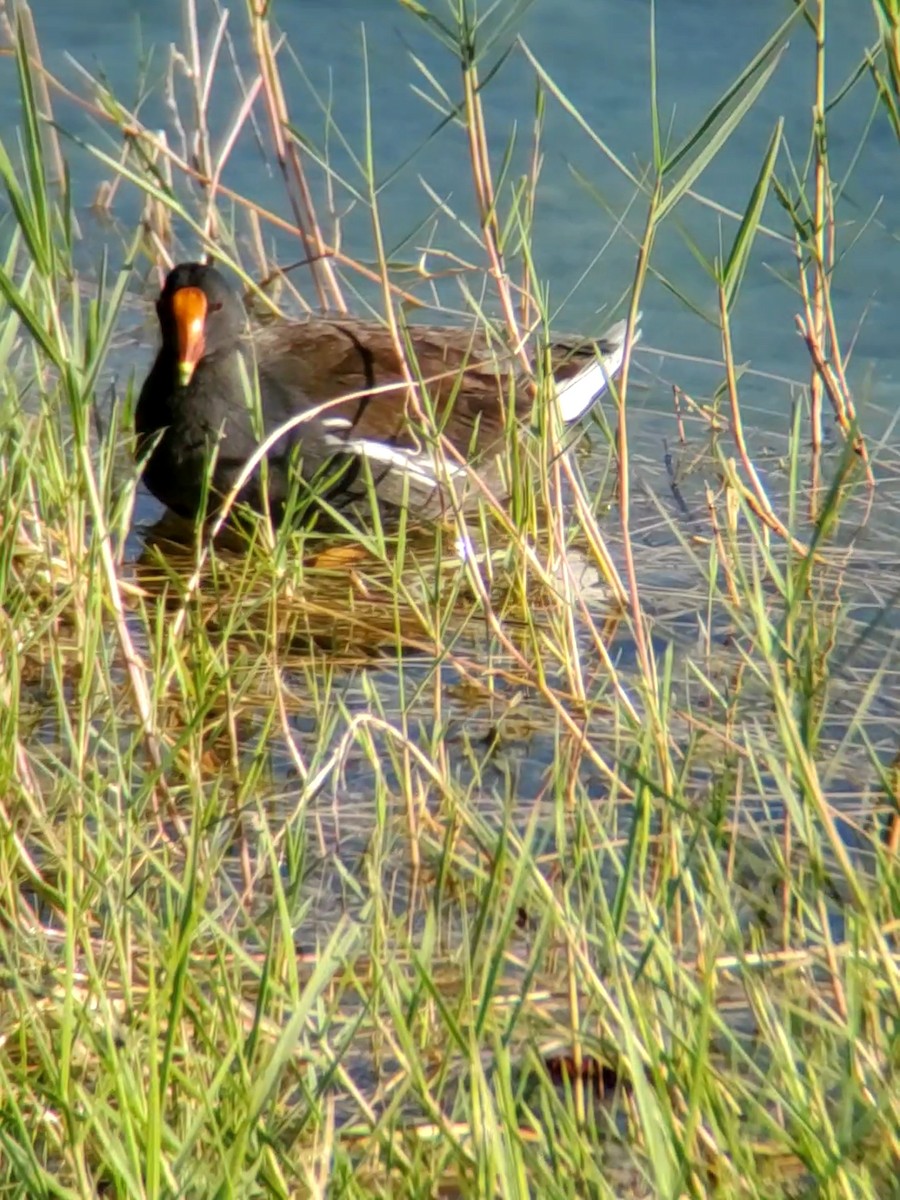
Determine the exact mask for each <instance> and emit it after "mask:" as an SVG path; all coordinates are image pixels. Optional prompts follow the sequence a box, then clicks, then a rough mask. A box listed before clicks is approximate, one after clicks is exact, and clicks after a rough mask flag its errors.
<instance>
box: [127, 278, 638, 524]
mask: <svg viewBox="0 0 900 1200" xmlns="http://www.w3.org/2000/svg"><path fill="white" fill-rule="evenodd" d="M156 311H157V314H158V316H159V324H160V327H161V330H162V347H161V349H160V351H159V354H158V355H157V357H156V361H155V362H154V364H153V367H152V368H151V370H150V374H149V375H148V376H147V379H146V381H145V383H144V386H143V388H142V389H141V394H140V398H139V400H138V405H137V411H136V414H135V426H136V431H137V435H138V454H139V456H143V455H147V460H146V463H145V466H144V482H145V483H146V485H147V487H148V488H149V489H150V491H151V492H152V493H153V495H154V496H156V497H157V499H159V500H161V501H162V502H163V503H164V504H166V505H168V507H169V508H171V509H174V511H175V512H177V513H180V514H181V515H182V516H186V517H189V518H194V517H196V516H197V515H198V513H199V510H200V508H201V506H202V505H203V504H204V499H205V500H206V504H207V507H208V509H214V508H215V507H216V504H217V502H219V501H220V500H221V498H222V497H223V496H225V495H227V494H228V493H229V492H231V490H232V488H233V487H234V485H235V484H236V482H237V480H238V478H239V477H240V475H241V472H242V470H243V469H244V467H245V466H246V464H247V462H248V460H249V459H250V458H251V457H252V456H253V454H254V452H255V451H256V450H257V449H258V447H259V446H260V444H261V442H262V441H263V440H264V439H265V438H266V437H268V436H269V435H270V434H272V433H274V431H275V430H276V429H278V428H280V427H281V426H282V425H284V424H285V423H286V422H290V421H291V420H292V419H295V420H296V419H297V418H298V417H299V418H301V419H300V420H299V421H297V422H296V423H295V424H293V425H292V426H291V427H290V428H289V429H288V430H287V431H286V432H284V433H283V434H282V435H281V436H279V437H278V438H277V439H276V440H275V441H274V443H273V445H272V446H271V447H270V448H269V450H268V452H267V456H266V462H267V467H266V473H265V478H266V481H267V487H268V501H269V506H270V510H271V511H272V513H273V515H275V516H276V517H278V516H279V515H280V513H281V510H282V506H283V504H284V502H285V500H286V498H287V497H288V494H289V492H290V486H291V481H292V478H293V477H295V475H296V472H297V471H298V470H299V471H300V472H301V475H302V477H303V478H304V479H306V480H309V479H311V478H312V477H313V476H314V475H315V474H316V472H318V471H320V470H321V469H323V468H325V467H326V466H327V465H328V464H330V463H333V464H334V466H335V470H334V471H331V470H330V469H329V470H328V471H327V472H326V471H324V470H323V472H322V475H323V476H324V475H325V474H327V475H328V478H329V481H330V482H329V483H328V484H327V485H326V488H327V490H326V492H325V494H326V496H327V499H328V501H329V503H331V504H335V505H341V504H346V503H347V502H348V501H351V500H353V499H354V498H358V497H360V496H362V495H365V493H366V488H367V486H368V479H369V474H371V481H372V482H373V484H374V487H375V491H376V494H377V495H378V497H379V500H381V501H384V502H385V503H387V504H389V505H397V504H401V503H404V502H405V501H408V502H409V504H410V505H411V506H413V507H414V509H415V511H416V512H417V513H418V514H419V515H422V516H429V517H430V516H435V515H437V514H439V513H440V512H441V510H442V508H443V507H444V505H445V504H446V501H447V499H448V480H449V481H452V489H453V493H454V495H455V496H456V497H457V499H460V498H465V497H467V496H468V497H471V496H472V495H473V494H476V493H477V488H473V487H472V479H471V475H472V471H470V470H469V469H468V468H472V469H473V470H474V471H477V473H478V477H479V479H480V480H481V481H483V483H485V484H486V485H487V486H488V487H489V488H490V489H491V491H492V492H494V493H495V494H496V495H499V496H501V497H502V496H503V493H504V490H505V489H504V487H503V483H502V479H503V472H502V469H501V460H502V457H503V455H504V454H506V453H508V442H507V438H506V429H507V425H506V419H505V409H506V407H507V406H508V405H509V403H511V402H516V401H518V408H519V410H520V412H521V413H522V414H523V415H527V414H528V413H530V411H531V396H530V394H529V391H528V389H527V387H526V386H525V380H524V377H523V376H522V375H521V374H520V370H519V367H518V364H517V363H516V362H515V361H514V360H513V358H512V356H511V355H509V354H508V353H507V354H506V355H505V356H504V354H502V353H498V351H497V349H496V348H495V347H492V346H490V345H489V344H488V342H487V341H486V340H485V338H484V336H483V335H481V334H479V333H473V331H472V330H471V329H460V328H449V327H448V328H435V327H426V326H410V327H409V329H408V335H407V336H408V339H409V344H410V347H411V355H410V361H411V363H413V364H414V365H413V366H412V371H413V373H414V374H413V378H414V379H415V380H416V381H417V383H420V384H421V385H423V386H424V389H425V399H424V401H423V403H422V405H421V407H420V410H419V412H418V413H416V412H415V411H414V409H415V408H416V405H417V402H416V401H415V400H414V399H411V398H410V389H409V387H408V386H407V383H406V381H405V377H404V373H403V370H402V368H401V365H400V362H399V360H398V356H397V352H396V350H395V347H394V343H393V340H392V338H391V336H390V334H389V333H388V331H387V329H386V328H385V327H384V326H382V325H379V324H378V323H377V322H374V321H366V320H359V319H357V318H354V317H344V316H328V317H320V316H311V317H306V318H303V319H301V320H296V321H275V322H272V323H271V324H269V325H263V326H260V327H259V328H255V329H254V330H253V331H252V332H251V331H250V330H249V329H248V321H247V314H246V312H245V309H244V306H243V304H242V302H241V299H240V298H239V296H238V295H237V293H236V292H235V291H233V290H232V288H231V287H230V286H229V285H228V284H227V283H226V281H225V279H224V278H223V277H222V275H221V274H220V273H219V272H218V271H217V270H216V269H215V268H214V267H211V266H206V265H204V264H202V263H182V264H180V265H179V266H176V267H175V268H174V269H173V270H172V271H171V272H170V273H169V276H168V278H167V279H166V282H165V286H164V287H163V290H162V293H161V295H160V297H159V300H158V302H157V305H156ZM624 354H625V322H624V321H620V322H619V323H618V324H616V325H614V326H613V327H612V328H611V329H610V330H609V331H608V332H607V333H606V334H605V335H604V336H603V337H601V338H599V339H598V340H597V341H596V342H594V341H587V340H567V341H561V342H558V343H556V344H555V345H554V346H553V347H552V353H551V362H552V367H553V371H554V378H555V381H556V398H557V403H558V405H559V411H560V416H561V418H562V420H563V422H565V423H570V422H573V421H577V420H578V418H579V417H581V416H582V415H583V414H584V413H585V412H586V411H587V410H588V408H590V406H591V404H592V403H593V402H594V401H595V400H596V399H597V397H598V396H600V395H601V394H602V393H603V392H604V391H605V390H606V387H607V384H608V381H609V379H610V378H611V377H612V376H614V375H615V374H616V373H617V372H618V371H619V369H620V368H621V366H622V362H623V359H624ZM254 362H255V365H256V369H257V372H258V380H259V393H258V395H259V404H258V405H257V404H256V402H255V400H254V395H255V392H254V383H253V364H254ZM416 390H417V391H420V390H421V389H420V388H417V389H416ZM426 407H427V408H428V409H429V410H430V411H431V413H432V414H433V417H434V421H433V422H431V423H430V422H428V421H424V422H423V420H422V409H423V408H426ZM429 425H430V429H429ZM438 431H439V436H438ZM441 439H443V448H444V449H443V450H442V449H438V448H437V446H438V442H439V441H440V440H441ZM444 451H446V452H444ZM366 464H368V470H366ZM210 467H211V468H212V469H211V475H210V476H209V478H208V479H207V475H209V473H210ZM321 477H322V476H320V478H321ZM237 500H238V501H239V502H243V503H248V504H250V505H252V506H253V507H254V508H257V509H259V508H261V507H262V506H263V505H262V502H263V500H264V497H263V494H262V473H261V471H260V469H259V468H258V467H257V468H256V470H255V471H254V473H253V474H252V475H251V477H250V479H249V480H248V481H247V482H246V483H245V484H244V485H243V487H242V488H241V489H240V491H239V493H238V496H237Z"/></svg>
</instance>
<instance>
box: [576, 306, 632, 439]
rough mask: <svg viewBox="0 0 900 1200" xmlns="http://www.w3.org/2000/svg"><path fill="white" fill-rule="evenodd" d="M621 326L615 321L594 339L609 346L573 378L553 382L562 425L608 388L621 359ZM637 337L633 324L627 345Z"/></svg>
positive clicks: (623, 343) (622, 360) (622, 350)
mask: <svg viewBox="0 0 900 1200" xmlns="http://www.w3.org/2000/svg"><path fill="white" fill-rule="evenodd" d="M638 318H640V314H638ZM625 327H626V326H625V322H624V321H619V323H618V324H617V325H613V327H612V328H611V329H608V330H607V331H606V333H604V335H603V336H602V337H601V338H599V339H598V340H599V341H600V342H607V343H609V346H610V348H609V349H608V350H607V352H606V353H605V354H603V355H601V356H600V358H598V359H595V360H594V361H593V362H592V363H588V365H587V366H586V367H584V368H583V369H582V370H581V371H579V372H578V374H577V375H576V376H574V378H572V379H568V380H566V382H565V383H562V384H558V385H557V388H556V401H557V403H558V404H559V415H560V416H561V417H562V419H563V422H564V424H566V425H569V424H570V423H571V422H572V421H577V420H578V418H579V417H581V416H583V415H584V414H585V413H586V412H587V410H588V409H589V408H590V407H591V405H592V404H593V403H594V401H595V400H599V399H600V397H601V396H602V395H603V393H604V392H605V391H606V389H607V388H608V387H609V381H610V379H612V378H613V376H614V375H615V374H616V373H617V372H618V371H620V370H621V368H622V363H623V362H624V361H625ZM640 337H641V331H640V329H639V328H637V326H635V330H634V337H633V339H632V343H631V344H632V345H634V343H635V342H637V341H639V340H640Z"/></svg>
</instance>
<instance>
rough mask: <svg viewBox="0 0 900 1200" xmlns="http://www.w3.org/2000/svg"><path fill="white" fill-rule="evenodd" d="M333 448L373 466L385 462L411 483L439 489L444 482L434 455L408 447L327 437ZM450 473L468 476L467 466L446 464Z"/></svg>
mask: <svg viewBox="0 0 900 1200" xmlns="http://www.w3.org/2000/svg"><path fill="white" fill-rule="evenodd" d="M325 441H326V442H327V443H328V445H329V446H334V447H335V448H336V449H338V450H341V451H343V452H344V453H345V454H359V455H361V456H362V457H363V458H367V459H369V461H370V462H373V463H382V464H383V465H384V466H387V467H393V468H394V469H395V470H397V471H402V472H403V473H404V474H405V475H408V476H409V478H410V480H411V481H415V482H417V483H425V484H427V485H428V486H429V487H436V486H437V484H438V482H439V481H440V479H441V473H440V470H439V468H438V464H437V463H436V462H435V460H434V458H433V457H432V456H431V455H430V454H423V453H422V452H421V451H418V450H412V449H409V448H408V447H405V446H388V445H387V444H386V443H385V442H376V441H372V440H370V439H369V438H348V439H347V440H346V441H345V440H344V438H338V437H333V436H331V435H328V436H326V438H325ZM446 468H447V474H448V475H449V476H450V477H451V478H452V477H454V476H456V477H457V478H459V477H460V476H465V475H466V469H465V467H460V466H458V465H457V464H455V463H452V462H446Z"/></svg>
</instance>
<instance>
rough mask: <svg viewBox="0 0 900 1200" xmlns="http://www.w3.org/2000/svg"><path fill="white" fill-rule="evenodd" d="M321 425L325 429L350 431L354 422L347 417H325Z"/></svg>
mask: <svg viewBox="0 0 900 1200" xmlns="http://www.w3.org/2000/svg"><path fill="white" fill-rule="evenodd" d="M319 424H320V425H321V426H322V428H323V429H349V428H350V426H351V424H352V422H351V421H348V420H347V418H346V417H323V418H322V419H321V421H320V422H319Z"/></svg>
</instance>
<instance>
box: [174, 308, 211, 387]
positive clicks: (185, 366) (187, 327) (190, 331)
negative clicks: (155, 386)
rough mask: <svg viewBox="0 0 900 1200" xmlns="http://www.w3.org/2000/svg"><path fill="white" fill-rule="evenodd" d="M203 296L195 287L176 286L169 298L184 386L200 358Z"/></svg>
mask: <svg viewBox="0 0 900 1200" xmlns="http://www.w3.org/2000/svg"><path fill="white" fill-rule="evenodd" d="M206 307H207V305H206V296H205V295H204V294H203V292H202V291H201V290H200V288H196V287H183V288H179V289H178V291H177V292H176V293H175V295H174V296H173V297H172V316H173V317H174V318H175V332H176V336H177V340H178V378H179V382H180V383H181V385H182V387H187V385H188V384H189V383H190V382H191V378H192V376H193V374H194V371H195V369H196V367H197V363H198V362H199V361H200V359H201V358H202V357H203V349H204V343H205V336H204V331H205V328H206Z"/></svg>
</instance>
